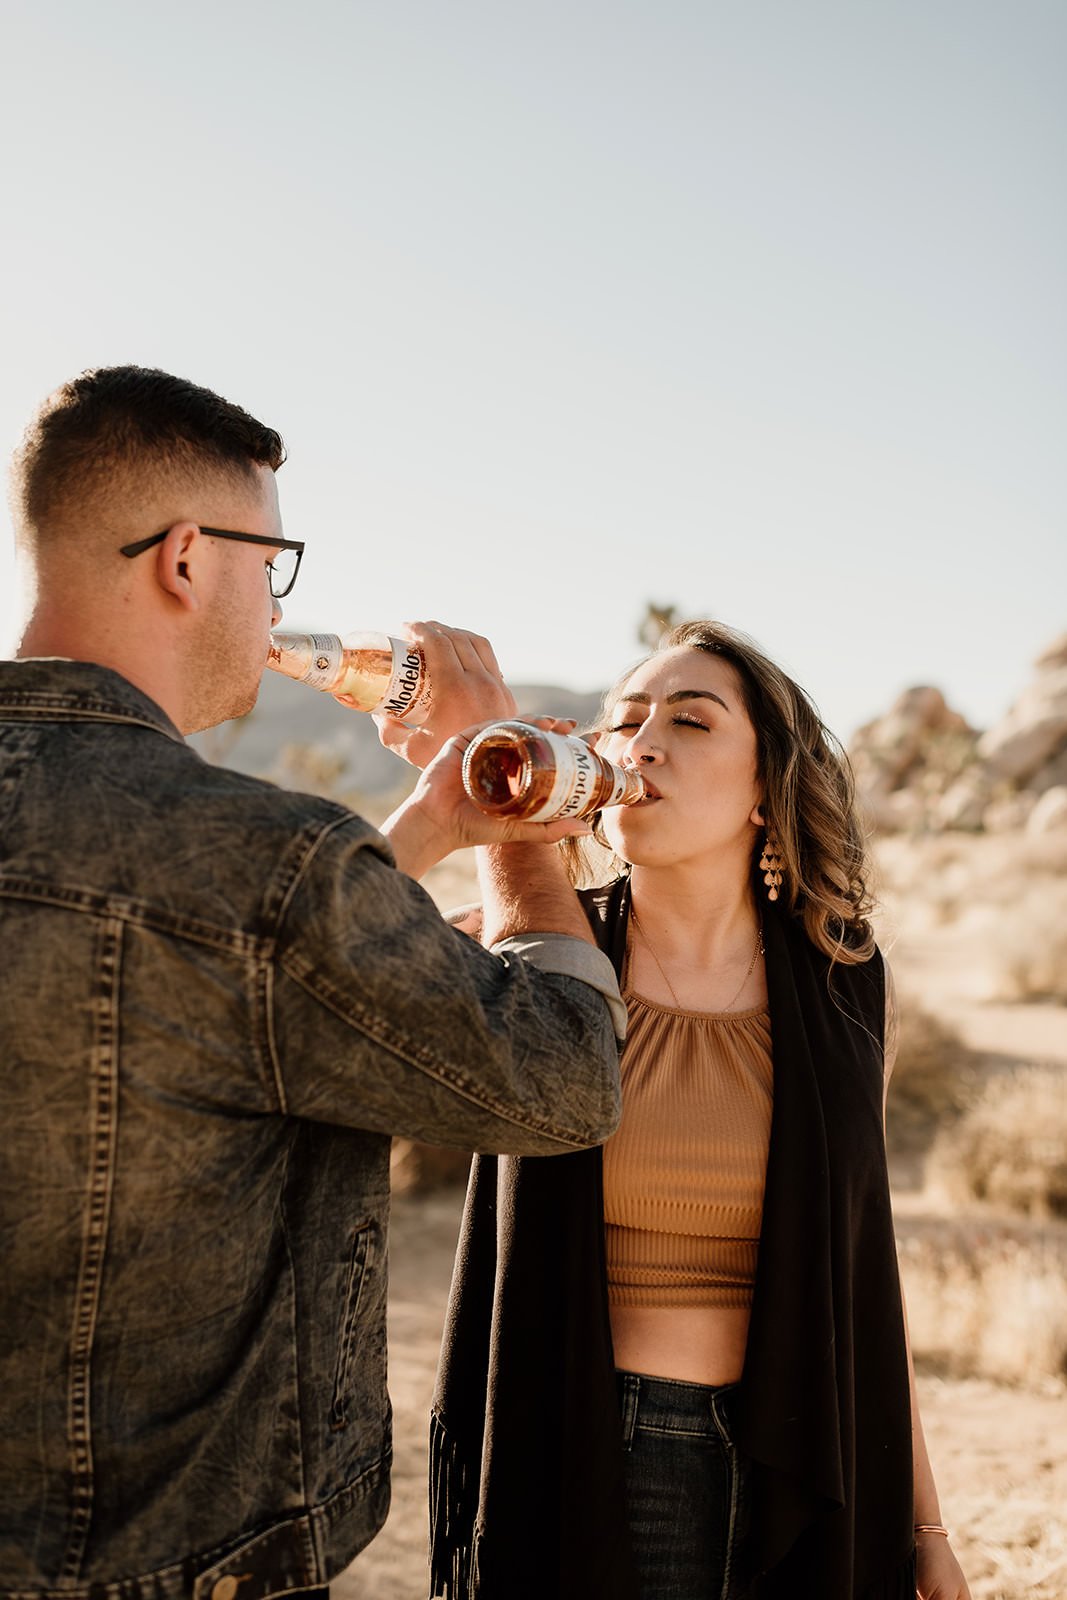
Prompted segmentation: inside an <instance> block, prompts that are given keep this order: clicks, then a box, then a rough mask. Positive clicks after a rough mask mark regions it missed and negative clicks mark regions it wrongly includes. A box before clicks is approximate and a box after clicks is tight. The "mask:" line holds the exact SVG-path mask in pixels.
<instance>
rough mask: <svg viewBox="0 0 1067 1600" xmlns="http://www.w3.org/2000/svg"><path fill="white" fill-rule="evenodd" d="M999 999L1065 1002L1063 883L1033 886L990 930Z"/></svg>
mask: <svg viewBox="0 0 1067 1600" xmlns="http://www.w3.org/2000/svg"><path fill="white" fill-rule="evenodd" d="M989 942H990V949H991V952H992V955H993V958H994V964H995V966H996V968H997V969H998V971H999V976H1000V993H999V994H998V995H996V996H995V998H997V999H1003V1000H1009V1001H1014V1000H1054V1001H1057V1002H1059V1003H1060V1004H1065V1003H1067V881H1064V880H1063V879H1059V880H1054V881H1050V882H1047V883H1043V882H1040V881H1034V882H1032V883H1031V884H1030V885H1029V886H1028V887H1027V888H1026V889H1025V890H1024V891H1023V892H1022V893H1021V894H1020V897H1019V899H1018V900H1017V901H1016V902H1015V903H1014V904H1013V905H1012V906H1010V907H1006V908H1005V909H1004V911H1003V913H1002V914H1001V916H1000V917H999V918H998V920H997V922H996V924H995V925H994V926H993V927H992V928H991V929H990V932H989Z"/></svg>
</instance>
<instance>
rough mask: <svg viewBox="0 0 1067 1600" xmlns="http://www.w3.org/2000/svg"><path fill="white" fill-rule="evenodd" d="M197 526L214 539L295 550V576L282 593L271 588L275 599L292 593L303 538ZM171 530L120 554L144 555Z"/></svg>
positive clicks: (283, 597) (302, 553) (132, 545)
mask: <svg viewBox="0 0 1067 1600" xmlns="http://www.w3.org/2000/svg"><path fill="white" fill-rule="evenodd" d="M197 526H198V527H199V529H200V532H201V533H207V534H210V535H211V537H212V538H213V539H233V540H235V541H236V542H237V543H239V544H267V545H273V546H274V548H275V550H295V551H296V566H295V567H294V568H293V576H292V577H291V578H290V579H289V582H288V583H287V584H286V586H285V588H284V589H283V590H282V591H281V593H280V594H279V593H277V592H276V591H275V588H274V585H273V583H272V584H271V588H270V592H271V597H272V598H273V599H274V600H284V599H285V597H286V595H287V594H291V593H292V590H293V585H294V583H295V582H296V579H297V574H298V573H299V571H300V563H301V561H302V560H303V558H304V540H303V539H275V538H274V537H273V536H272V535H271V534H268V533H234V532H233V531H232V529H230V528H207V527H205V526H204V524H203V523H198V524H197ZM169 532H170V528H164V529H163V532H162V533H152V534H149V536H148V538H147V539H138V540H137V541H136V543H135V544H124V545H123V546H122V548H121V549H120V550H119V555H120V556H129V557H130V558H131V559H132V558H133V557H134V556H139V555H142V554H143V553H144V551H146V550H151V548H152V546H153V545H156V544H162V543H163V540H164V539H165V538H166V537H167V534H168V533H169Z"/></svg>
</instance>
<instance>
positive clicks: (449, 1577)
mask: <svg viewBox="0 0 1067 1600" xmlns="http://www.w3.org/2000/svg"><path fill="white" fill-rule="evenodd" d="M479 1478H480V1474H479V1471H478V1468H477V1466H475V1467H474V1468H473V1469H472V1467H471V1464H470V1463H469V1462H468V1461H465V1460H464V1459H463V1456H462V1454H461V1452H460V1449H459V1445H458V1444H457V1442H456V1440H455V1439H454V1438H453V1437H452V1436H451V1435H450V1434H449V1432H448V1430H447V1429H446V1427H445V1425H444V1423H443V1422H442V1421H441V1418H440V1417H439V1415H438V1414H437V1412H436V1411H432V1412H431V1413H430V1600H437V1597H443V1600H476V1597H477V1594H478V1587H479V1585H478V1544H479V1539H478V1533H477V1529H476V1528H475V1522H476V1521H477V1517H478V1487H479Z"/></svg>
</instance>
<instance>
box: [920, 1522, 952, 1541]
mask: <svg viewBox="0 0 1067 1600" xmlns="http://www.w3.org/2000/svg"><path fill="white" fill-rule="evenodd" d="M913 1532H915V1533H940V1534H942V1535H943V1536H944V1538H946V1539H947V1538H948V1529H947V1528H946V1527H944V1526H943V1524H942V1523H940V1522H917V1523H916V1524H915V1527H914V1529H913Z"/></svg>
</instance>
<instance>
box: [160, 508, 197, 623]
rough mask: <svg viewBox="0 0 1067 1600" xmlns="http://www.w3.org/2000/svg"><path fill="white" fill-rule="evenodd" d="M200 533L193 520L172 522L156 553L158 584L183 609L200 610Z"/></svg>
mask: <svg viewBox="0 0 1067 1600" xmlns="http://www.w3.org/2000/svg"><path fill="white" fill-rule="evenodd" d="M202 537H203V536H202V534H201V532H200V529H199V528H198V526H197V525H196V523H195V522H176V523H175V524H174V526H173V527H172V528H168V530H167V537H166V538H165V539H164V540H163V543H162V544H161V545H160V547H159V550H158V551H157V553H156V578H157V581H158V583H159V586H160V588H161V589H162V590H164V592H165V593H166V594H169V595H170V596H171V598H172V599H174V600H176V601H177V602H178V604H179V605H180V606H184V607H185V609H186V610H187V611H198V610H199V609H200V585H199V582H198V579H199V575H200V574H199V567H198V557H199V555H200V549H201V540H202Z"/></svg>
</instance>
